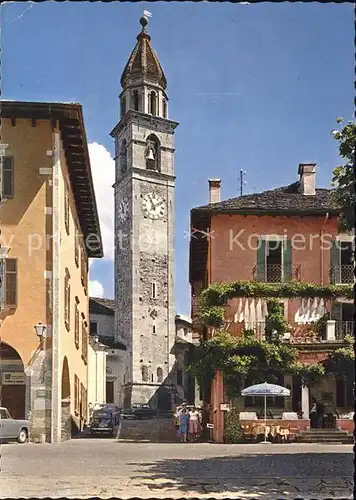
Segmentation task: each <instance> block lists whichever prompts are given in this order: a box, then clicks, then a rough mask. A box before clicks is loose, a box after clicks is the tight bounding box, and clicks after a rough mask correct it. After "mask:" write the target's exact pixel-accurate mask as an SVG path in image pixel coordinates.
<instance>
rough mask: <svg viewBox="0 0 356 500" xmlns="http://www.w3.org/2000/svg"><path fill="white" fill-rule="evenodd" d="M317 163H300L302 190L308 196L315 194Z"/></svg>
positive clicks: (299, 171)
mask: <svg viewBox="0 0 356 500" xmlns="http://www.w3.org/2000/svg"><path fill="white" fill-rule="evenodd" d="M315 165H316V163H299V169H298V174H299V175H300V179H299V181H300V192H301V193H302V194H304V195H306V196H312V195H315Z"/></svg>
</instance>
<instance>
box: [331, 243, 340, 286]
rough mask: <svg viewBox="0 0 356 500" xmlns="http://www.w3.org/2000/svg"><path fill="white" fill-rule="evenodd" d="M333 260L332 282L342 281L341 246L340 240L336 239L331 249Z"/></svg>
mask: <svg viewBox="0 0 356 500" xmlns="http://www.w3.org/2000/svg"><path fill="white" fill-rule="evenodd" d="M330 260H331V282H332V283H334V284H335V283H341V268H340V248H339V242H338V241H336V240H334V241H333V242H332V246H331V251H330Z"/></svg>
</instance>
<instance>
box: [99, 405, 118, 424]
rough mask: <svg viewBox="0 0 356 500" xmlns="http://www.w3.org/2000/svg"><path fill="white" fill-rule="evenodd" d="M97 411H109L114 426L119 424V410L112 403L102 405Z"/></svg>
mask: <svg viewBox="0 0 356 500" xmlns="http://www.w3.org/2000/svg"><path fill="white" fill-rule="evenodd" d="M98 409H99V410H101V411H109V412H110V413H111V414H112V415H113V417H114V423H115V425H118V424H119V423H120V419H121V410H120V408H119V407H118V406H117V405H115V404H113V403H103V404H102V405H100V407H99V408H98Z"/></svg>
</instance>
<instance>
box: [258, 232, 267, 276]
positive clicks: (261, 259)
mask: <svg viewBox="0 0 356 500" xmlns="http://www.w3.org/2000/svg"><path fill="white" fill-rule="evenodd" d="M256 277H257V281H265V280H266V240H264V239H262V238H260V240H259V244H258V248H257V273H256Z"/></svg>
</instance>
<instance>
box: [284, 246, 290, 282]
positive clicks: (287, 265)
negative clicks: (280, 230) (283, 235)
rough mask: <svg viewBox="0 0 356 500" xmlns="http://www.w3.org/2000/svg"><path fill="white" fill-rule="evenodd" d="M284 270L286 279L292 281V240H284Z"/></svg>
mask: <svg viewBox="0 0 356 500" xmlns="http://www.w3.org/2000/svg"><path fill="white" fill-rule="evenodd" d="M283 272H284V276H283V278H284V280H283V281H290V280H291V279H292V242H291V240H284V245H283Z"/></svg>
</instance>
